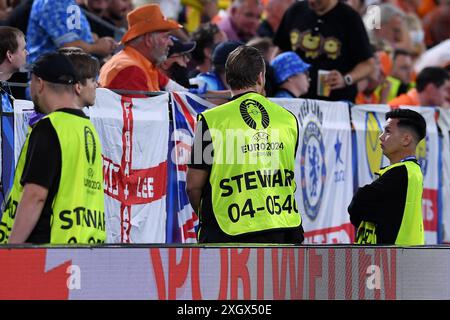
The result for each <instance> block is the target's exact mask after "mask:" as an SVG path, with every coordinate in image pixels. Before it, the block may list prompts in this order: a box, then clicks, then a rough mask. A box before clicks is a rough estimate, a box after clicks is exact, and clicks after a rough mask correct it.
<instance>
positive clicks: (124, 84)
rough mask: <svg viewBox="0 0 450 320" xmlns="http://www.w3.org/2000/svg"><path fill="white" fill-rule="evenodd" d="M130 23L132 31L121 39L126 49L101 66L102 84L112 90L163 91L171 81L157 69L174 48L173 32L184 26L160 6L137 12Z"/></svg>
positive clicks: (130, 16)
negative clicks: (171, 47)
mask: <svg viewBox="0 0 450 320" xmlns="http://www.w3.org/2000/svg"><path fill="white" fill-rule="evenodd" d="M127 20H128V27H129V28H128V31H127V33H125V35H124V36H123V37H122V40H121V43H122V44H123V45H124V49H123V50H122V51H120V52H119V53H117V54H116V55H114V56H113V57H112V58H111V59H110V60H109V61H108V62H106V63H105V65H104V66H103V67H102V69H101V70H100V78H99V83H100V85H101V86H102V87H106V88H109V89H126V90H142V91H160V89H161V88H163V87H165V86H166V85H167V83H168V81H169V79H168V78H167V77H165V76H163V75H161V74H159V73H158V70H157V68H156V66H157V65H158V64H160V63H162V62H163V61H165V60H166V59H167V55H168V50H169V47H170V46H171V45H173V43H172V40H171V39H170V38H169V35H170V31H171V30H175V29H179V28H181V27H182V26H181V25H179V24H178V23H177V22H176V21H173V20H169V19H167V18H166V17H164V16H163V14H162V12H161V9H160V7H159V5H157V4H148V5H144V6H141V7H139V8H136V9H134V10H133V11H131V12H130V13H128V16H127Z"/></svg>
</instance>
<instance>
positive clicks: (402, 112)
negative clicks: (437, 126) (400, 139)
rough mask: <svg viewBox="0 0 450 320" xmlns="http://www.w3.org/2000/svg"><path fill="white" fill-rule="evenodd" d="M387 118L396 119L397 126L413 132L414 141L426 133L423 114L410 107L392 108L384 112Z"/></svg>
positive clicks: (423, 136) (418, 140) (417, 140)
mask: <svg viewBox="0 0 450 320" xmlns="http://www.w3.org/2000/svg"><path fill="white" fill-rule="evenodd" d="M387 119H398V123H397V126H398V127H401V128H406V129H408V130H410V131H411V132H413V133H414V136H415V138H416V142H417V143H419V142H420V140H422V139H423V138H425V136H426V134H427V123H426V122H425V119H424V118H423V116H422V115H421V114H420V113H418V112H416V111H414V110H410V109H394V110H392V111H389V112H387V113H386V120H387Z"/></svg>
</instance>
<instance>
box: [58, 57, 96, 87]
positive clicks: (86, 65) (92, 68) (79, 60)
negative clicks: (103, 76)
mask: <svg viewBox="0 0 450 320" xmlns="http://www.w3.org/2000/svg"><path fill="white" fill-rule="evenodd" d="M60 52H61V53H62V54H63V55H65V56H66V57H68V58H69V60H70V61H71V62H72V64H73V66H74V68H75V72H76V75H77V79H78V81H79V82H80V83H81V84H82V85H86V80H87V79H90V78H94V79H95V78H96V77H97V75H98V72H99V70H100V63H99V61H98V59H97V58H95V57H94V56H92V55H90V54H89V53H86V52H84V51H77V50H74V51H60Z"/></svg>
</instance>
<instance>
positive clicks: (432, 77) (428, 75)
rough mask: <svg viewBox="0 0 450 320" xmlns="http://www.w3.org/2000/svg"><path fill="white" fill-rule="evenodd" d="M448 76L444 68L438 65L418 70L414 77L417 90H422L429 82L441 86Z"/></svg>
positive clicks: (449, 77)
mask: <svg viewBox="0 0 450 320" xmlns="http://www.w3.org/2000/svg"><path fill="white" fill-rule="evenodd" d="M449 79H450V76H449V75H448V73H447V71H445V69H444V68H440V67H427V68H424V69H423V70H422V71H420V72H419V74H418V75H417V79H416V87H417V91H419V92H422V91H424V90H425V88H426V86H427V85H428V84H430V83H432V84H434V85H435V86H436V87H437V88H439V87H440V86H442V85H443V84H444V82H445V81H446V80H449Z"/></svg>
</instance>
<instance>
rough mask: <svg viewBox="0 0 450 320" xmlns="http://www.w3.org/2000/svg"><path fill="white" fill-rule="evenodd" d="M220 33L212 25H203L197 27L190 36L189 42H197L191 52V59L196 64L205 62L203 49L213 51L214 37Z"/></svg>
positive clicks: (214, 25) (216, 27) (215, 26)
mask: <svg viewBox="0 0 450 320" xmlns="http://www.w3.org/2000/svg"><path fill="white" fill-rule="evenodd" d="M219 32H220V29H219V27H218V26H217V25H216V24H214V23H210V22H208V23H204V24H202V25H200V26H199V27H198V29H197V30H195V31H194V32H193V33H192V35H191V40H192V41H195V42H197V45H196V47H195V48H194V50H193V51H192V52H191V56H192V59H193V60H194V61H195V62H197V63H203V62H205V53H204V52H203V50H204V49H205V48H210V49H211V51H214V37H215V35H216V34H217V33H219Z"/></svg>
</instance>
